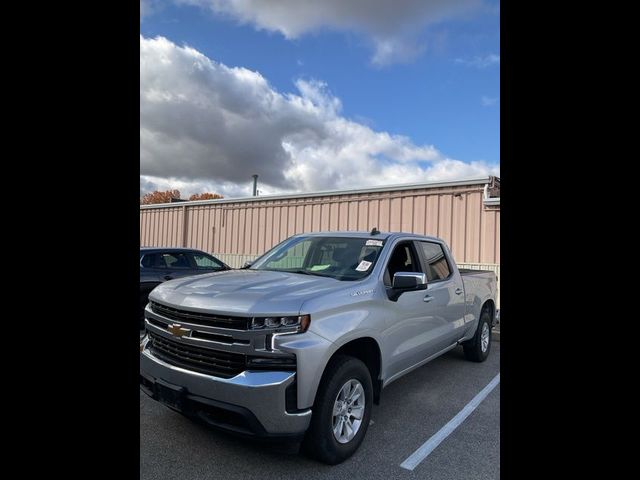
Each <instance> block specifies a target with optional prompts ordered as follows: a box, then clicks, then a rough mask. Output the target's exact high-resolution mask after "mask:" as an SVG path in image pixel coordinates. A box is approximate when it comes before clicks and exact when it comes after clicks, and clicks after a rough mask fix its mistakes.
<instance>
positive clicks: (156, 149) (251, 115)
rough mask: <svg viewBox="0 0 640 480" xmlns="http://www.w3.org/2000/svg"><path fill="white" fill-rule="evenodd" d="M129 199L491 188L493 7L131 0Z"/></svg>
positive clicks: (450, 1) (417, 1)
mask: <svg viewBox="0 0 640 480" xmlns="http://www.w3.org/2000/svg"><path fill="white" fill-rule="evenodd" d="M140 16H141V20H140V194H141V195H143V194H144V193H147V192H149V191H153V190H168V189H178V190H180V192H181V194H182V198H185V197H187V196H188V195H190V194H193V193H202V192H214V193H219V194H222V195H224V196H225V197H226V198H232V197H242V196H248V195H250V194H251V188H252V178H251V175H252V174H254V173H255V174H258V175H259V191H260V194H263V195H268V194H277V193H292V192H312V191H321V190H335V189H349V188H364V187H369V186H378V185H392V184H399V183H417V182H423V181H424V182H427V181H440V180H443V181H444V180H454V179H463V178H471V177H478V176H483V175H499V173H500V48H499V47H500V29H499V23H500V4H499V2H495V1H490V0H395V1H393V2H390V1H388V0H322V1H311V0H309V1H305V0H141V2H140Z"/></svg>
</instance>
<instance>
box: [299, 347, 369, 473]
mask: <svg viewBox="0 0 640 480" xmlns="http://www.w3.org/2000/svg"><path fill="white" fill-rule="evenodd" d="M359 393H360V394H359ZM349 394H351V396H350V395H349ZM339 405H340V406H341V407H338V406H339ZM351 407H353V408H351ZM372 407H373V384H372V382H371V375H370V373H369V369H368V368H367V366H366V365H365V364H364V363H363V362H362V361H361V360H359V359H357V358H354V357H350V356H347V355H338V356H336V357H335V358H334V359H332V360H331V362H330V363H329V365H328V366H327V369H326V371H325V373H324V375H323V379H322V382H321V383H320V386H319V387H318V393H317V395H316V401H315V404H314V407H313V415H312V417H311V424H310V426H309V430H308V431H307V433H306V435H305V439H304V442H303V445H302V447H303V449H304V450H305V451H306V452H307V453H308V454H309V455H311V456H312V457H315V458H316V459H317V460H320V461H321V462H324V463H327V464H329V465H336V464H338V463H341V462H343V461H345V460H346V459H347V458H349V457H350V456H351V455H353V454H354V453H355V451H356V450H357V449H358V447H359V446H360V444H361V443H362V441H363V440H364V436H365V434H366V433H367V428H368V427H369V422H370V420H371V410H372ZM338 410H340V413H337V414H336V415H334V413H336V412H337V411H338ZM358 415H359V416H360V419H358V418H357V416H358ZM341 417H342V418H346V419H347V421H346V422H345V421H344V420H341ZM358 422H359V423H358ZM350 430H351V432H353V434H351V433H350ZM334 431H337V432H338V433H334Z"/></svg>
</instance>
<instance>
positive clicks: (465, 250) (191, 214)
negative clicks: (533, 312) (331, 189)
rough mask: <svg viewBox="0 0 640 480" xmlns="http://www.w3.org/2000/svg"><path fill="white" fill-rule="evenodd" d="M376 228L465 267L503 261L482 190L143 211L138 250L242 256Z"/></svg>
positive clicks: (496, 218)
mask: <svg viewBox="0 0 640 480" xmlns="http://www.w3.org/2000/svg"><path fill="white" fill-rule="evenodd" d="M454 193H460V195H459V196H457V197H456V196H454ZM185 212H186V224H185ZM373 227H378V228H379V229H380V230H382V231H406V232H415V233H418V234H427V235H435V236H439V237H441V238H442V239H443V240H445V241H446V242H447V243H448V244H449V245H450V246H451V249H452V251H453V254H454V255H455V257H456V259H457V261H458V262H460V263H488V264H499V262H500V238H499V235H500V210H499V207H498V208H495V207H485V206H484V204H483V201H482V186H481V185H476V186H468V187H465V186H461V187H450V188H434V189H424V190H407V191H388V192H371V193H366V194H350V195H331V196H328V197H306V198H294V199H279V200H268V199H265V200H260V201H258V202H238V203H223V204H205V205H184V206H175V207H174V206H170V207H163V208H152V209H141V210H140V244H141V245H149V246H183V245H184V246H188V247H194V248H200V249H202V250H205V251H208V252H211V253H216V254H225V255H236V256H241V257H243V258H244V257H246V256H251V255H257V254H261V253H263V252H264V251H266V250H268V249H269V248H271V247H272V246H273V245H275V244H277V243H279V242H280V241H282V240H284V239H286V238H287V237H289V236H291V235H294V234H296V233H301V232H307V231H331V230H361V231H368V230H370V229H371V228H373ZM185 234H186V238H183V237H184V235H185Z"/></svg>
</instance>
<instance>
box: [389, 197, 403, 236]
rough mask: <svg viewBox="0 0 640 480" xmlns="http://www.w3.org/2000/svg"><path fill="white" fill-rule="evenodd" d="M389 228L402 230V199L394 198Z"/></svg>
mask: <svg viewBox="0 0 640 480" xmlns="http://www.w3.org/2000/svg"><path fill="white" fill-rule="evenodd" d="M389 230H390V231H391V232H401V231H402V199H401V198H392V199H391V203H390V206H389Z"/></svg>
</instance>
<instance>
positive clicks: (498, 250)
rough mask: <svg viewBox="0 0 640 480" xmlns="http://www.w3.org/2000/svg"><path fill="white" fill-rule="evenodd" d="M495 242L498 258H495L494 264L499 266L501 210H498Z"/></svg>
mask: <svg viewBox="0 0 640 480" xmlns="http://www.w3.org/2000/svg"><path fill="white" fill-rule="evenodd" d="M494 241H495V243H496V250H495V252H496V253H495V255H496V257H495V261H494V263H497V264H499V263H500V210H496V233H495V237H494Z"/></svg>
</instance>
